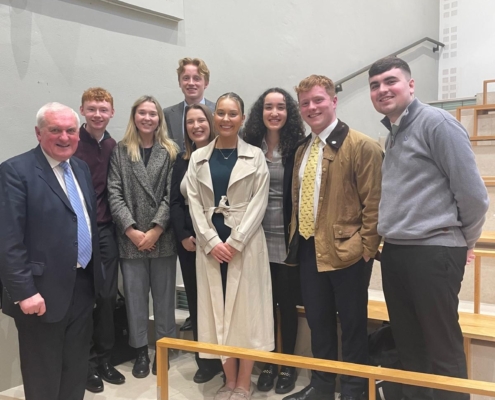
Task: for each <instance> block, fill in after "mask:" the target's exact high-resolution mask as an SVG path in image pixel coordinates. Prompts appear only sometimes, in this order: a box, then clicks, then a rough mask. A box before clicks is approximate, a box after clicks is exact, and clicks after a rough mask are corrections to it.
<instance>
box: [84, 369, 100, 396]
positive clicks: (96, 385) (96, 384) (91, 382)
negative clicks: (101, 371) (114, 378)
mask: <svg viewBox="0 0 495 400" xmlns="http://www.w3.org/2000/svg"><path fill="white" fill-rule="evenodd" d="M86 390H89V391H90V392H93V393H100V392H103V381H102V380H101V378H100V377H99V376H98V374H97V373H95V372H94V371H90V372H88V378H87V379H86Z"/></svg>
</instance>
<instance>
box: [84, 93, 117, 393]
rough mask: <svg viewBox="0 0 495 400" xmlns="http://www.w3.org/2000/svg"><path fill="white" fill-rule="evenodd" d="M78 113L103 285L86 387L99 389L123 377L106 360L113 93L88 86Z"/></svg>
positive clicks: (111, 290)
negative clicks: (91, 188) (94, 205)
mask: <svg viewBox="0 0 495 400" xmlns="http://www.w3.org/2000/svg"><path fill="white" fill-rule="evenodd" d="M80 111H81V115H82V116H83V117H85V119H86V123H83V124H82V126H81V129H80V141H79V145H78V147H77V151H76V153H75V154H74V155H75V156H76V157H78V158H80V159H81V160H83V161H85V162H86V163H87V164H88V165H89V170H90V172H91V178H92V181H93V186H94V189H95V192H96V203H97V223H98V232H99V235H100V252H101V260H102V262H103V265H104V267H105V274H106V279H105V285H104V286H103V290H102V291H101V292H100V293H99V294H97V299H96V307H95V309H94V311H93V324H94V330H93V343H92V346H91V353H90V357H89V368H88V378H87V382H86V389H87V390H89V391H91V392H93V393H97V392H101V391H103V381H102V379H103V380H105V381H107V382H109V383H113V384H122V383H124V382H125V377H124V375H122V374H121V373H120V372H119V371H117V370H116V369H115V368H114V366H113V365H112V364H111V363H110V355H111V351H112V348H113V346H114V343H115V330H114V325H113V311H114V308H115V301H116V297H117V276H118V258H119V253H118V247H117V241H116V237H115V228H114V224H113V221H112V215H111V214H110V207H109V205H108V196H107V176H108V167H109V163H110V155H111V154H112V150H113V148H114V147H115V145H116V142H115V140H114V139H112V138H111V137H110V134H109V133H108V132H107V131H106V127H107V125H108V122H109V121H110V118H112V117H113V114H114V109H113V97H112V95H111V94H110V93H108V92H107V91H106V90H105V89H102V88H98V87H97V88H90V89H88V90H86V91H85V92H84V93H83V95H82V101H81V108H80Z"/></svg>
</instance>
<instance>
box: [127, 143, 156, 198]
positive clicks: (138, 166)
mask: <svg viewBox="0 0 495 400" xmlns="http://www.w3.org/2000/svg"><path fill="white" fill-rule="evenodd" d="M153 147H154V146H153ZM153 150H154V149H153ZM153 150H151V157H153ZM151 157H150V159H151ZM150 161H151V160H150ZM148 166H149V164H148ZM131 168H132V172H133V173H134V175H136V178H137V180H138V182H139V184H140V185H141V186H142V187H143V189H144V190H145V191H146V193H148V194H149V195H150V196H151V198H152V199H154V198H155V194H154V193H153V188H152V187H151V185H150V177H149V176H148V171H147V170H146V167H145V166H144V161H143V160H139V161H136V162H132V161H131Z"/></svg>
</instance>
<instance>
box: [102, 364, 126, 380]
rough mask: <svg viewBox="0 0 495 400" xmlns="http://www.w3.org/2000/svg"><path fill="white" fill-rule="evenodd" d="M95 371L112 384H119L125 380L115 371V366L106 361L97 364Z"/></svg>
mask: <svg viewBox="0 0 495 400" xmlns="http://www.w3.org/2000/svg"><path fill="white" fill-rule="evenodd" d="M96 371H97V372H98V375H99V376H100V377H101V379H103V380H104V381H105V382H108V383H112V384H114V385H121V384H122V383H124V382H125V376H124V375H122V374H121V373H120V372H119V371H117V370H116V369H115V367H114V366H113V365H112V364H110V363H108V362H105V363H103V364H101V365H98V367H97V368H96Z"/></svg>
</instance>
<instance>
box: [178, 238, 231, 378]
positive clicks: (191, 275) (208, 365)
mask: <svg viewBox="0 0 495 400" xmlns="http://www.w3.org/2000/svg"><path fill="white" fill-rule="evenodd" d="M177 254H178V256H179V262H180V269H181V271H182V280H183V281H184V288H185V289H186V295H187V304H188V305H189V314H190V316H191V325H192V331H193V337H194V340H196V341H197V340H198V288H197V284H196V252H193V251H187V250H186V249H185V248H184V246H182V243H177ZM195 357H196V364H198V368H199V369H201V370H220V369H222V363H221V361H220V360H217V359H205V358H200V357H199V354H198V353H196V355H195Z"/></svg>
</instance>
